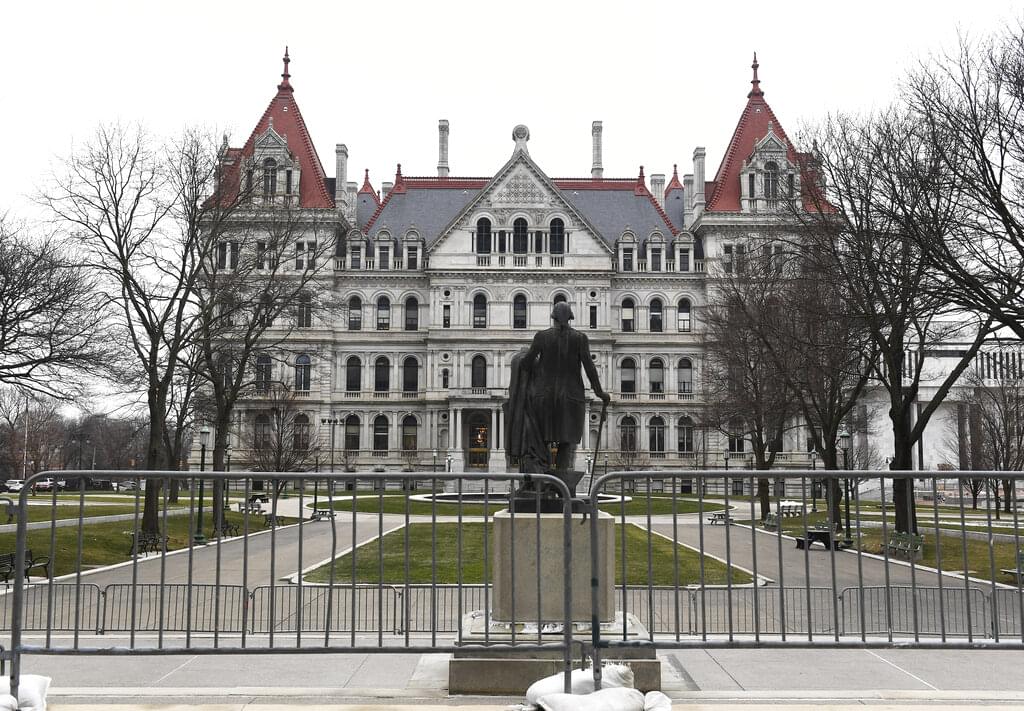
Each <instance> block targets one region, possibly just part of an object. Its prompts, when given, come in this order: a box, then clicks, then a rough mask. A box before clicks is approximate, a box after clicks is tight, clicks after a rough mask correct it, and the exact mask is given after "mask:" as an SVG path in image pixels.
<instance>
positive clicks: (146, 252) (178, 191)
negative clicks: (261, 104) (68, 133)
mask: <svg viewBox="0 0 1024 711" xmlns="http://www.w3.org/2000/svg"><path fill="white" fill-rule="evenodd" d="M202 146H203V137H202V135H201V134H197V133H194V132H186V134H185V135H184V136H183V137H182V139H180V140H179V141H177V142H173V143H170V144H168V145H167V146H165V147H159V146H156V145H154V141H153V140H152V139H151V138H150V137H149V136H147V135H146V134H145V132H144V131H142V130H141V129H138V128H136V129H129V128H125V127H124V126H120V125H114V126H101V127H100V128H99V129H98V130H97V131H96V133H95V135H94V137H93V138H92V140H91V141H89V142H88V143H86V144H85V145H84V146H82V147H81V148H80V149H79V150H78V151H76V152H75V153H73V154H72V155H71V156H70V157H68V158H67V159H65V160H64V162H63V166H62V169H61V170H60V172H59V173H58V174H56V175H55V176H54V179H53V184H52V186H51V188H50V189H49V190H48V191H47V192H46V193H45V194H44V196H43V198H42V200H43V202H44V204H45V205H47V206H48V207H49V208H50V209H51V210H52V211H53V213H54V215H56V217H57V218H58V219H59V220H62V221H64V222H65V223H67V224H68V225H70V226H71V227H72V229H74V230H75V231H76V232H77V234H78V236H79V237H80V239H81V240H82V242H83V245H84V247H85V248H86V250H87V258H86V264H87V266H88V267H89V268H90V269H93V270H95V273H97V274H99V275H100V277H101V280H102V288H103V289H104V291H105V297H106V305H107V306H108V308H109V311H110V312H111V313H112V314H115V315H116V317H117V321H118V323H119V326H120V328H121V329H122V331H123V332H124V334H125V338H126V340H127V341H128V344H129V348H130V351H131V352H132V353H133V354H134V363H135V369H134V370H135V375H136V376H137V379H138V380H137V382H138V383H139V385H140V386H141V388H142V389H144V390H145V392H146V403H147V409H148V415H149V444H148V448H147V453H146V462H145V468H146V469H161V468H163V467H166V466H167V465H168V462H167V456H166V450H165V447H164V428H165V426H166V417H167V408H168V393H169V391H170V388H171V385H172V383H173V381H174V377H175V370H176V368H177V367H178V361H179V356H180V354H181V352H182V350H183V349H184V348H185V347H186V346H187V344H188V343H189V342H190V341H191V338H192V331H193V326H194V319H195V308H194V300H193V296H194V294H195V293H196V290H197V288H198V284H199V279H200V277H201V274H202V268H203V265H204V264H205V263H206V260H207V259H208V258H209V257H210V255H208V254H206V253H205V252H204V249H205V248H206V247H207V246H208V245H209V244H210V239H209V235H210V234H211V233H213V234H216V233H217V232H218V231H219V229H220V226H221V225H222V224H223V223H224V222H225V221H226V220H227V219H229V217H230V215H231V214H232V213H233V210H234V208H235V207H236V206H237V201H235V200H232V199H230V198H226V197H224V195H222V194H221V193H219V192H218V189H219V188H220V186H221V184H220V183H219V181H217V180H216V178H215V177H213V178H211V177H209V176H211V175H213V176H215V174H216V172H217V170H218V169H219V163H218V161H216V160H204V157H203V156H204V153H203V147H202ZM182 175H188V176H191V178H190V180H182V179H181V177H180V176H182ZM209 186H213V191H214V192H213V193H212V194H207V195H206V196H205V197H206V198H208V199H205V200H202V201H199V200H196V199H195V196H194V195H193V191H201V190H204V189H206V188H208V187H209ZM196 205H199V206H200V207H199V208H196ZM196 209H199V210H201V211H202V214H193V212H192V211H194V210H196ZM200 226H202V228H201V227H200ZM204 230H205V231H204ZM159 488H160V487H159V485H155V486H150V487H147V489H146V499H145V508H144V512H143V517H142V529H143V530H144V531H146V532H157V531H158V530H159V516H158V513H159V509H158V507H159Z"/></svg>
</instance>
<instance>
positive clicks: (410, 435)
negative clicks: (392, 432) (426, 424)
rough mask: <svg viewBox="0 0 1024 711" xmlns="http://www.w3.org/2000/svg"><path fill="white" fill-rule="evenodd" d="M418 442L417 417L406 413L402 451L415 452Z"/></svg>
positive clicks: (403, 421)
mask: <svg viewBox="0 0 1024 711" xmlns="http://www.w3.org/2000/svg"><path fill="white" fill-rule="evenodd" d="M417 448H418V447H417V444H416V418H415V417H413V416H412V415H406V416H405V417H404V418H402V451H403V452H415V451H416V450H417Z"/></svg>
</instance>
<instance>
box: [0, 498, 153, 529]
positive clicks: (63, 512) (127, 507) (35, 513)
mask: <svg viewBox="0 0 1024 711" xmlns="http://www.w3.org/2000/svg"><path fill="white" fill-rule="evenodd" d="M172 510H173V509H172ZM134 513H135V504H124V505H120V504H118V505H116V506H114V505H110V506H90V505H89V500H88V499H86V502H85V515H86V517H89V516H114V515H117V514H134ZM139 515H140V516H141V515H142V512H141V509H140V511H139ZM77 517H78V502H77V501H76V502H74V503H70V502H65V503H59V504H57V519H58V520H59V519H65V518H77ZM52 519H53V515H52V507H50V506H29V507H28V520H29V521H50V520H52ZM16 522H17V518H15V520H14V521H12V522H11V523H16Z"/></svg>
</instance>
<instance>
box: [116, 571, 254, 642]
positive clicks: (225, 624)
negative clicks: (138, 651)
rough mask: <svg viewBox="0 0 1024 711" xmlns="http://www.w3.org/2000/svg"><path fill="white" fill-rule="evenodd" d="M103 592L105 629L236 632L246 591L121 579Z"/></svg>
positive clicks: (241, 623)
mask: <svg viewBox="0 0 1024 711" xmlns="http://www.w3.org/2000/svg"><path fill="white" fill-rule="evenodd" d="M103 596H104V605H103V611H104V612H103V629H104V631H105V632H130V631H132V630H135V631H137V632H158V631H160V630H161V629H162V630H163V631H165V632H187V631H192V632H199V633H204V632H225V633H231V632H239V633H240V632H242V630H243V628H244V627H245V624H246V619H245V618H246V614H245V610H246V605H247V602H248V597H249V594H248V591H247V590H246V589H245V588H244V587H242V586H241V585H219V586H218V585H191V586H189V585H181V584H171V585H157V584H140V585H132V584H130V583H124V584H114V585H108V586H107V587H106V588H104V591H103ZM161 613H162V614H161Z"/></svg>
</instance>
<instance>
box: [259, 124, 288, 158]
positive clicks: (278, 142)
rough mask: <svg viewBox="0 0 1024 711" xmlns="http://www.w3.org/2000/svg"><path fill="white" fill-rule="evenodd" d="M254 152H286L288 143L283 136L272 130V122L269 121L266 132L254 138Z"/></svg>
mask: <svg viewBox="0 0 1024 711" xmlns="http://www.w3.org/2000/svg"><path fill="white" fill-rule="evenodd" d="M256 151H257V152H258V153H262V152H266V151H285V152H287V151H288V141H286V140H285V138H284V136H282V135H281V134H279V133H278V132H277V131H275V130H274V122H273V121H271V122H270V125H269V126H268V127H267V130H266V131H264V132H263V133H261V134H260V135H259V136H257V137H256Z"/></svg>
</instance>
